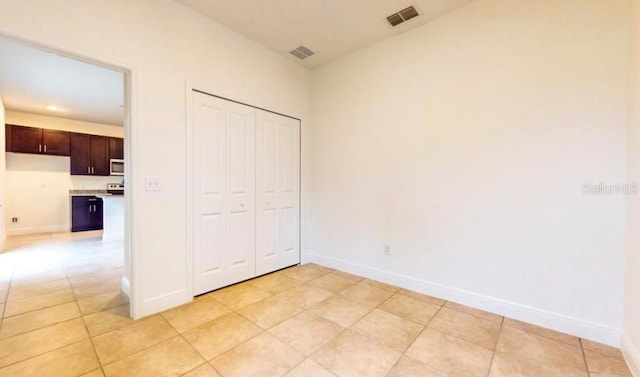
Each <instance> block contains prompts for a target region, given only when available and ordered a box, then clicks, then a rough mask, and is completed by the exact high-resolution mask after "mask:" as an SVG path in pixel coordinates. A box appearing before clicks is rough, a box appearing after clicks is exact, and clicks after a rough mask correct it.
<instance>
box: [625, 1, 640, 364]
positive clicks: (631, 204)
mask: <svg viewBox="0 0 640 377" xmlns="http://www.w3.org/2000/svg"><path fill="white" fill-rule="evenodd" d="M631 14H632V29H631V64H630V73H631V80H630V83H631V85H630V88H631V92H630V93H631V100H630V104H631V107H630V110H631V111H630V119H629V129H628V130H629V131H628V144H627V156H628V157H627V158H628V160H627V181H628V182H633V183H637V184H640V0H633V10H632V13H631ZM625 264H626V268H627V270H626V284H625V300H624V303H625V305H624V327H623V333H622V351H623V353H624V354H625V357H626V359H627V362H628V363H629V366H630V367H631V369H632V370H633V372H634V373H635V374H634V375H635V376H640V320H639V318H640V195H632V196H629V197H628V201H627V258H626V263H625Z"/></svg>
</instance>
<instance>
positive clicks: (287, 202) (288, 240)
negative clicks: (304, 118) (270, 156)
mask: <svg viewBox="0 0 640 377" xmlns="http://www.w3.org/2000/svg"><path fill="white" fill-rule="evenodd" d="M279 131H280V132H279V143H278V145H279V153H278V155H279V156H280V158H279V166H280V169H279V170H280V171H281V173H280V184H279V188H280V193H279V205H280V216H281V218H282V221H281V225H280V229H279V231H280V234H279V238H280V240H281V242H280V243H279V247H280V250H279V253H280V266H279V268H284V267H288V266H292V265H294V264H297V263H300V121H299V120H296V119H291V118H287V117H281V122H280V128H279Z"/></svg>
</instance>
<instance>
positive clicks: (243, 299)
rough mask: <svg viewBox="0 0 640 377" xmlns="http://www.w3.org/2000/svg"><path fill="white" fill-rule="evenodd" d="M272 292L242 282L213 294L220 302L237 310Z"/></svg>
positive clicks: (262, 298)
mask: <svg viewBox="0 0 640 377" xmlns="http://www.w3.org/2000/svg"><path fill="white" fill-rule="evenodd" d="M270 296H271V293H269V292H266V291H263V290H261V289H258V288H256V287H253V286H251V285H248V284H246V283H245V284H240V285H236V286H233V287H229V288H225V289H223V290H221V291H220V292H219V293H216V294H215V295H212V297H213V298H214V299H215V300H217V301H218V302H220V303H222V304H223V305H225V306H226V307H228V308H230V309H232V310H237V309H240V308H244V307H245V306H248V305H251V304H253V303H256V302H258V301H261V300H264V299H265V298H267V297H270Z"/></svg>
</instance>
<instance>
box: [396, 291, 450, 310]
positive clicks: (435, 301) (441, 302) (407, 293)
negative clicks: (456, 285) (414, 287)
mask: <svg viewBox="0 0 640 377" xmlns="http://www.w3.org/2000/svg"><path fill="white" fill-rule="evenodd" d="M398 293H400V294H403V295H405V296H409V297H411V298H415V299H416V300H421V301H425V302H428V303H431V304H433V305H438V306H442V305H444V304H445V302H446V301H445V300H442V299H439V298H436V297H433V296H429V295H425V294H422V293H418V292H414V291H410V290H407V289H401V290H400V292H398Z"/></svg>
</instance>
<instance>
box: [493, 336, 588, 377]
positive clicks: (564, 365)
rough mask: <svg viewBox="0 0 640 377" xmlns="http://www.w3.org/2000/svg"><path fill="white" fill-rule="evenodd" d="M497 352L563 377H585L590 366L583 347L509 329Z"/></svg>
mask: <svg viewBox="0 0 640 377" xmlns="http://www.w3.org/2000/svg"><path fill="white" fill-rule="evenodd" d="M496 351H497V352H500V353H501V354H502V355H504V356H505V357H506V358H510V359H511V358H515V359H519V360H522V361H525V362H528V363H529V364H538V365H544V366H545V367H546V368H547V369H552V370H554V371H556V373H558V374H559V375H562V376H574V375H583V374H585V373H586V365H585V361H584V357H583V354H582V349H581V348H580V347H575V346H571V345H568V344H565V343H561V342H558V341H555V340H552V339H549V338H545V337H542V336H539V335H535V334H531V333H528V332H525V331H522V330H518V329H515V328H512V327H508V326H505V327H503V329H502V332H501V334H500V338H499V340H498V347H497V348H496Z"/></svg>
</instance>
